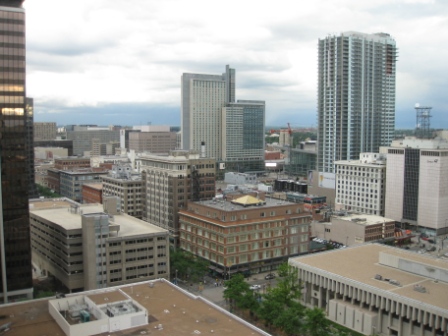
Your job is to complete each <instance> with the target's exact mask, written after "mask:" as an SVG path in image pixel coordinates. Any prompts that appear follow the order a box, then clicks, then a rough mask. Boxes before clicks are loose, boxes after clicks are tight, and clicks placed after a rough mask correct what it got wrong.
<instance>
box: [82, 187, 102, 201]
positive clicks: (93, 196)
mask: <svg viewBox="0 0 448 336" xmlns="http://www.w3.org/2000/svg"><path fill="white" fill-rule="evenodd" d="M82 200H83V202H84V203H100V204H102V203H103V184H102V183H91V184H83V186H82Z"/></svg>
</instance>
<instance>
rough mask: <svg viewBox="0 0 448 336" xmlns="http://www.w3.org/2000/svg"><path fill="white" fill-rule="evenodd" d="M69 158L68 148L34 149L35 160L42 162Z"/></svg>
mask: <svg viewBox="0 0 448 336" xmlns="http://www.w3.org/2000/svg"><path fill="white" fill-rule="evenodd" d="M62 157H68V150H67V148H62V147H34V158H35V159H40V160H53V159H54V158H62Z"/></svg>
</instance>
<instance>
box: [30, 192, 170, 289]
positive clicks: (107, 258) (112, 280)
mask: <svg viewBox="0 0 448 336" xmlns="http://www.w3.org/2000/svg"><path fill="white" fill-rule="evenodd" d="M104 203H105V205H104V208H103V206H101V205H97V204H83V205H81V204H79V203H75V202H73V201H71V200H69V199H66V198H62V199H48V200H36V201H33V202H30V223H31V247H32V258H33V264H34V265H35V267H36V268H37V269H39V270H41V271H42V273H43V275H48V276H54V277H55V278H57V279H58V280H59V281H61V282H62V283H63V284H64V286H65V287H66V288H67V291H69V292H74V291H75V292H76V291H81V290H88V289H96V288H103V287H109V286H115V285H121V284H127V283H132V282H139V281H144V280H150V279H156V278H168V277H169V274H170V272H169V247H168V241H169V240H168V231H166V230H163V229H161V228H159V227H157V226H154V225H151V224H149V223H147V222H144V221H142V220H139V219H137V218H134V217H132V216H128V215H126V214H121V213H119V211H117V210H119V207H118V202H117V200H116V198H114V199H109V200H106V199H105V200H104Z"/></svg>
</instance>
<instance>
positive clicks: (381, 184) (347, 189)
mask: <svg viewBox="0 0 448 336" xmlns="http://www.w3.org/2000/svg"><path fill="white" fill-rule="evenodd" d="M385 158H386V157H385V155H384V154H378V153H361V154H360V155H359V160H344V161H336V162H335V166H336V202H335V203H336V204H335V208H336V210H340V209H345V210H353V211H356V212H361V213H365V214H372V215H379V216H384V200H385V191H386V161H385Z"/></svg>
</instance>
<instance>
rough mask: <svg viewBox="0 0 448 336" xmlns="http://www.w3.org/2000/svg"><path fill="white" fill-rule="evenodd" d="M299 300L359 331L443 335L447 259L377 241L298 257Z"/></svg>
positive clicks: (295, 263)
mask: <svg viewBox="0 0 448 336" xmlns="http://www.w3.org/2000/svg"><path fill="white" fill-rule="evenodd" d="M289 264H290V265H292V266H294V267H296V268H297V269H298V271H299V278H300V279H301V281H302V283H303V290H302V297H301V300H302V302H303V303H304V304H305V305H306V306H308V307H319V308H321V309H323V310H324V311H325V312H326V313H327V317H328V318H329V319H330V320H332V321H334V322H336V323H339V324H341V325H343V326H345V327H347V328H350V329H352V330H355V331H357V332H359V333H361V334H363V335H373V334H379V335H419V336H430V335H431V336H433V335H446V333H447V325H448V301H447V300H446V293H447V292H448V277H447V275H448V263H447V262H446V261H442V260H440V259H433V258H431V257H429V256H425V255H420V254H416V253H414V252H409V251H406V250H402V249H397V248H392V247H388V246H386V245H379V244H366V245H361V246H357V247H353V248H346V249H338V250H332V251H329V252H325V253H317V254H312V255H307V256H302V257H297V258H291V259H290V260H289Z"/></svg>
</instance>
